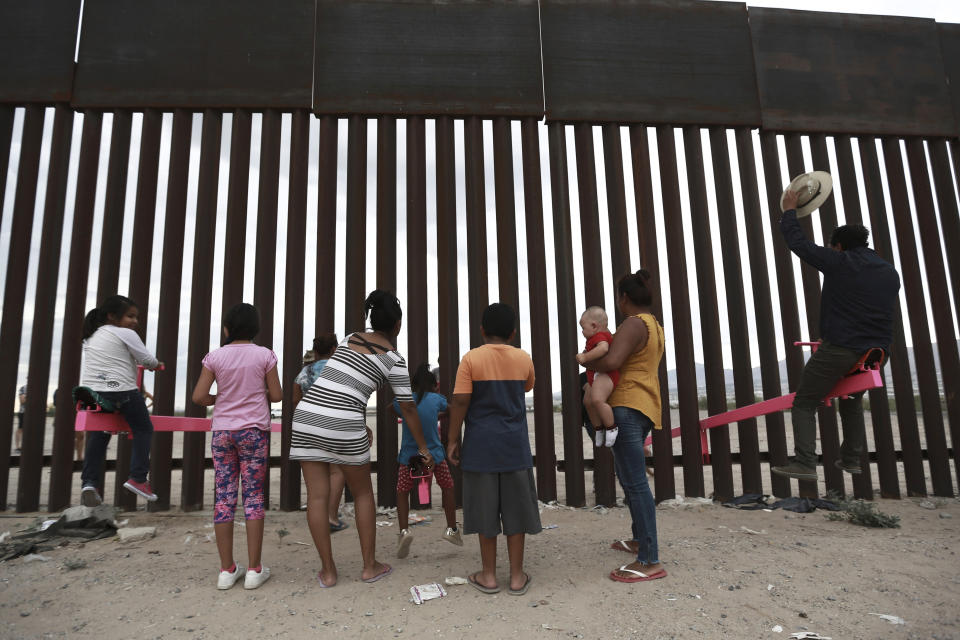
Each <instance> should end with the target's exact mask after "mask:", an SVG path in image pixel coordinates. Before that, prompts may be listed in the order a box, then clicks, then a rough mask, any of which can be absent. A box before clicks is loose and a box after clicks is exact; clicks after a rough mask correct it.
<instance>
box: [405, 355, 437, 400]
mask: <svg viewBox="0 0 960 640" xmlns="http://www.w3.org/2000/svg"><path fill="white" fill-rule="evenodd" d="M410 387H411V388H412V389H413V401H414V402H416V403H417V404H420V401H421V400H423V396H424V395H425V394H427V393H429V392H430V391H433V390H434V389H436V388H437V376H435V375H433V371H430V365H429V364H427V363H426V362H424V363H423V364H421V365H420V366H419V367H417V370H416V371H415V372H414V373H413V377H412V378H410Z"/></svg>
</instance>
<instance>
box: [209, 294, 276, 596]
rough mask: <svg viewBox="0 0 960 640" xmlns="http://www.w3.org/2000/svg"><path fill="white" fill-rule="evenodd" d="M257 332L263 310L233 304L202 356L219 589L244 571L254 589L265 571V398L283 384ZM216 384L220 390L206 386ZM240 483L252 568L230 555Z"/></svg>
mask: <svg viewBox="0 0 960 640" xmlns="http://www.w3.org/2000/svg"><path fill="white" fill-rule="evenodd" d="M259 331H260V315H259V314H258V313H257V310H256V308H254V307H253V305H249V304H243V303H241V304H238V305H235V306H234V307H232V308H231V309H230V310H229V311H228V312H227V314H226V316H225V317H224V321H223V337H224V340H225V344H224V346H222V347H220V348H219V349H217V350H215V351H211V352H210V353H208V354H207V355H206V357H205V358H204V359H203V369H202V370H201V372H200V379H199V380H198V381H197V386H196V388H195V389H194V390H193V402H194V403H195V404H198V405H202V406H207V407H209V406H211V405H213V407H214V409H213V427H212V430H213V440H212V442H211V445H210V448H211V450H212V452H213V469H214V476H215V485H216V487H215V506H214V517H213V523H214V524H213V530H214V532H215V533H216V536H217V551H218V552H219V554H220V575H219V576H218V578H217V588H218V589H229V588H230V587H232V586H233V585H234V583H236V581H237V579H239V577H240V576H241V575H244V582H243V586H244V588H245V589H256V588H257V587H259V586H260V585H262V584H263V583H264V582H266V581H267V580H268V579H269V578H270V569H268V568H267V567H264V566H262V565H261V562H260V554H261V551H262V549H263V516H264V513H263V503H264V494H263V484H264V479H265V478H266V474H267V466H268V458H267V456H268V449H269V444H270V403H271V402H280V401H281V400H282V399H283V391H282V390H281V388H280V377H279V375H278V374H277V356H276V354H275V353H273V351H271V350H270V349H267V348H265V347H260V346H257V345H255V344H253V343H252V342H251V340H253V338H254V336H256V335H257V333H258V332H259ZM214 382H216V383H217V394H216V395H211V394H210V388H211V386H212V385H213V383H214ZM241 483H242V485H243V511H244V515H245V516H246V521H247V525H246V530H247V556H248V560H249V568H248V569H247V570H246V573H245V574H244V570H243V567H241V566H239V565H237V563H236V562H234V561H233V513H234V511H235V510H236V508H237V489H238V486H239V485H240V484H241Z"/></svg>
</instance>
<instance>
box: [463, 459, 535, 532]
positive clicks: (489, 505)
mask: <svg viewBox="0 0 960 640" xmlns="http://www.w3.org/2000/svg"><path fill="white" fill-rule="evenodd" d="M501 525H502V527H501ZM542 529H543V527H542V526H541V525H540V509H539V507H538V505H537V487H536V484H535V483H534V481H533V469H521V470H520V471H508V472H505V473H479V472H474V471H464V472H463V532H464V533H467V534H470V533H479V534H480V535H482V536H486V537H487V538H493V537H496V536H498V535H500V534H501V533H503V534H504V535H508V536H512V535H514V534H517V533H530V534H534V533H540V531H541V530H542Z"/></svg>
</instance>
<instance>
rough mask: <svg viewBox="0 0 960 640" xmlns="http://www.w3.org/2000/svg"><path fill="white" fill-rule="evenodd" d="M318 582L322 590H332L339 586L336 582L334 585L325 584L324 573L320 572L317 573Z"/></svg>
mask: <svg viewBox="0 0 960 640" xmlns="http://www.w3.org/2000/svg"><path fill="white" fill-rule="evenodd" d="M317 582H319V583H320V588H321V589H331V588H333V587H335V586H337V583H336V582H334V583H333V584H325V583H324V582H323V572H318V573H317Z"/></svg>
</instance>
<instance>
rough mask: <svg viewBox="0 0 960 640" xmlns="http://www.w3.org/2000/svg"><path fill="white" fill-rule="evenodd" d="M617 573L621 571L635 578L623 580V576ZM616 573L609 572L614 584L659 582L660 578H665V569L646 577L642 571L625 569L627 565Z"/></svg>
mask: <svg viewBox="0 0 960 640" xmlns="http://www.w3.org/2000/svg"><path fill="white" fill-rule="evenodd" d="M617 571H622V572H624V573H632V574H633V575H634V576H636V577H631V578H624V577H623V576H618V575H617ZM617 571H611V572H610V579H611V580H615V581H616V582H646V581H647V580H659V579H660V578H666V577H667V572H666V570H665V569H660V570H659V571H657V572H655V573H651V574H650V575H647V574H646V573H644V572H643V571H637V570H636V569H627V565H623V566H622V567H620V568H619V569H617Z"/></svg>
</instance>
